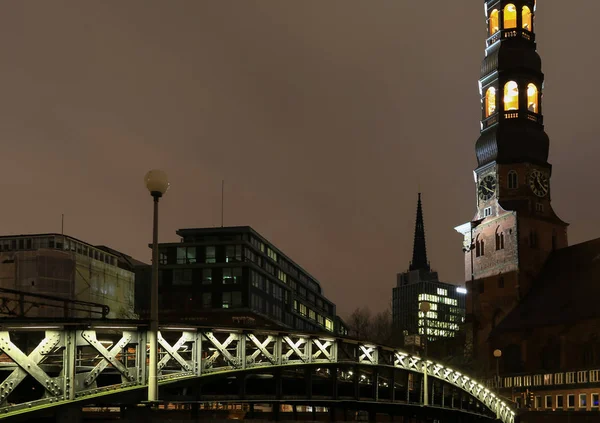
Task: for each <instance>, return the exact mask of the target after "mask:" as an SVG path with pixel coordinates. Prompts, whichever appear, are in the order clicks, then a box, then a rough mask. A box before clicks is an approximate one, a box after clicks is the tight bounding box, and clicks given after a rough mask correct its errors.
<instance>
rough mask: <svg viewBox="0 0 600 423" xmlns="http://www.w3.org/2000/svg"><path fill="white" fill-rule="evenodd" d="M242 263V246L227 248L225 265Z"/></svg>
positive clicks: (229, 246)
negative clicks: (236, 262)
mask: <svg viewBox="0 0 600 423" xmlns="http://www.w3.org/2000/svg"><path fill="white" fill-rule="evenodd" d="M235 261H242V246H241V245H228V246H227V247H226V248H225V263H231V262H235Z"/></svg>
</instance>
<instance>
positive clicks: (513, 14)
mask: <svg viewBox="0 0 600 423" xmlns="http://www.w3.org/2000/svg"><path fill="white" fill-rule="evenodd" d="M516 27H517V8H516V7H515V5H514V4H512V3H510V4H507V5H506V7H505V8H504V29H511V28H516Z"/></svg>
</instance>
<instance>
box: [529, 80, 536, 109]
mask: <svg viewBox="0 0 600 423" xmlns="http://www.w3.org/2000/svg"><path fill="white" fill-rule="evenodd" d="M527 110H529V111H530V112H533V113H538V89H537V87H536V86H535V84H529V85H528V86H527Z"/></svg>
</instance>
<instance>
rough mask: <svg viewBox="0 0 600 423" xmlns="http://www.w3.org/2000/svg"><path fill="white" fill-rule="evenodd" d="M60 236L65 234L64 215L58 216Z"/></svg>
mask: <svg viewBox="0 0 600 423" xmlns="http://www.w3.org/2000/svg"><path fill="white" fill-rule="evenodd" d="M60 234H61V235H64V234H65V215H64V213H63V214H61V215H60Z"/></svg>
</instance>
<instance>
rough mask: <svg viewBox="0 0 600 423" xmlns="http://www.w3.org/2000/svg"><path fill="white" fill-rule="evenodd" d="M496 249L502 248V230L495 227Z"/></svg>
mask: <svg viewBox="0 0 600 423" xmlns="http://www.w3.org/2000/svg"><path fill="white" fill-rule="evenodd" d="M496 250H504V232H502V231H501V230H500V228H499V227H498V229H496Z"/></svg>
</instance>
